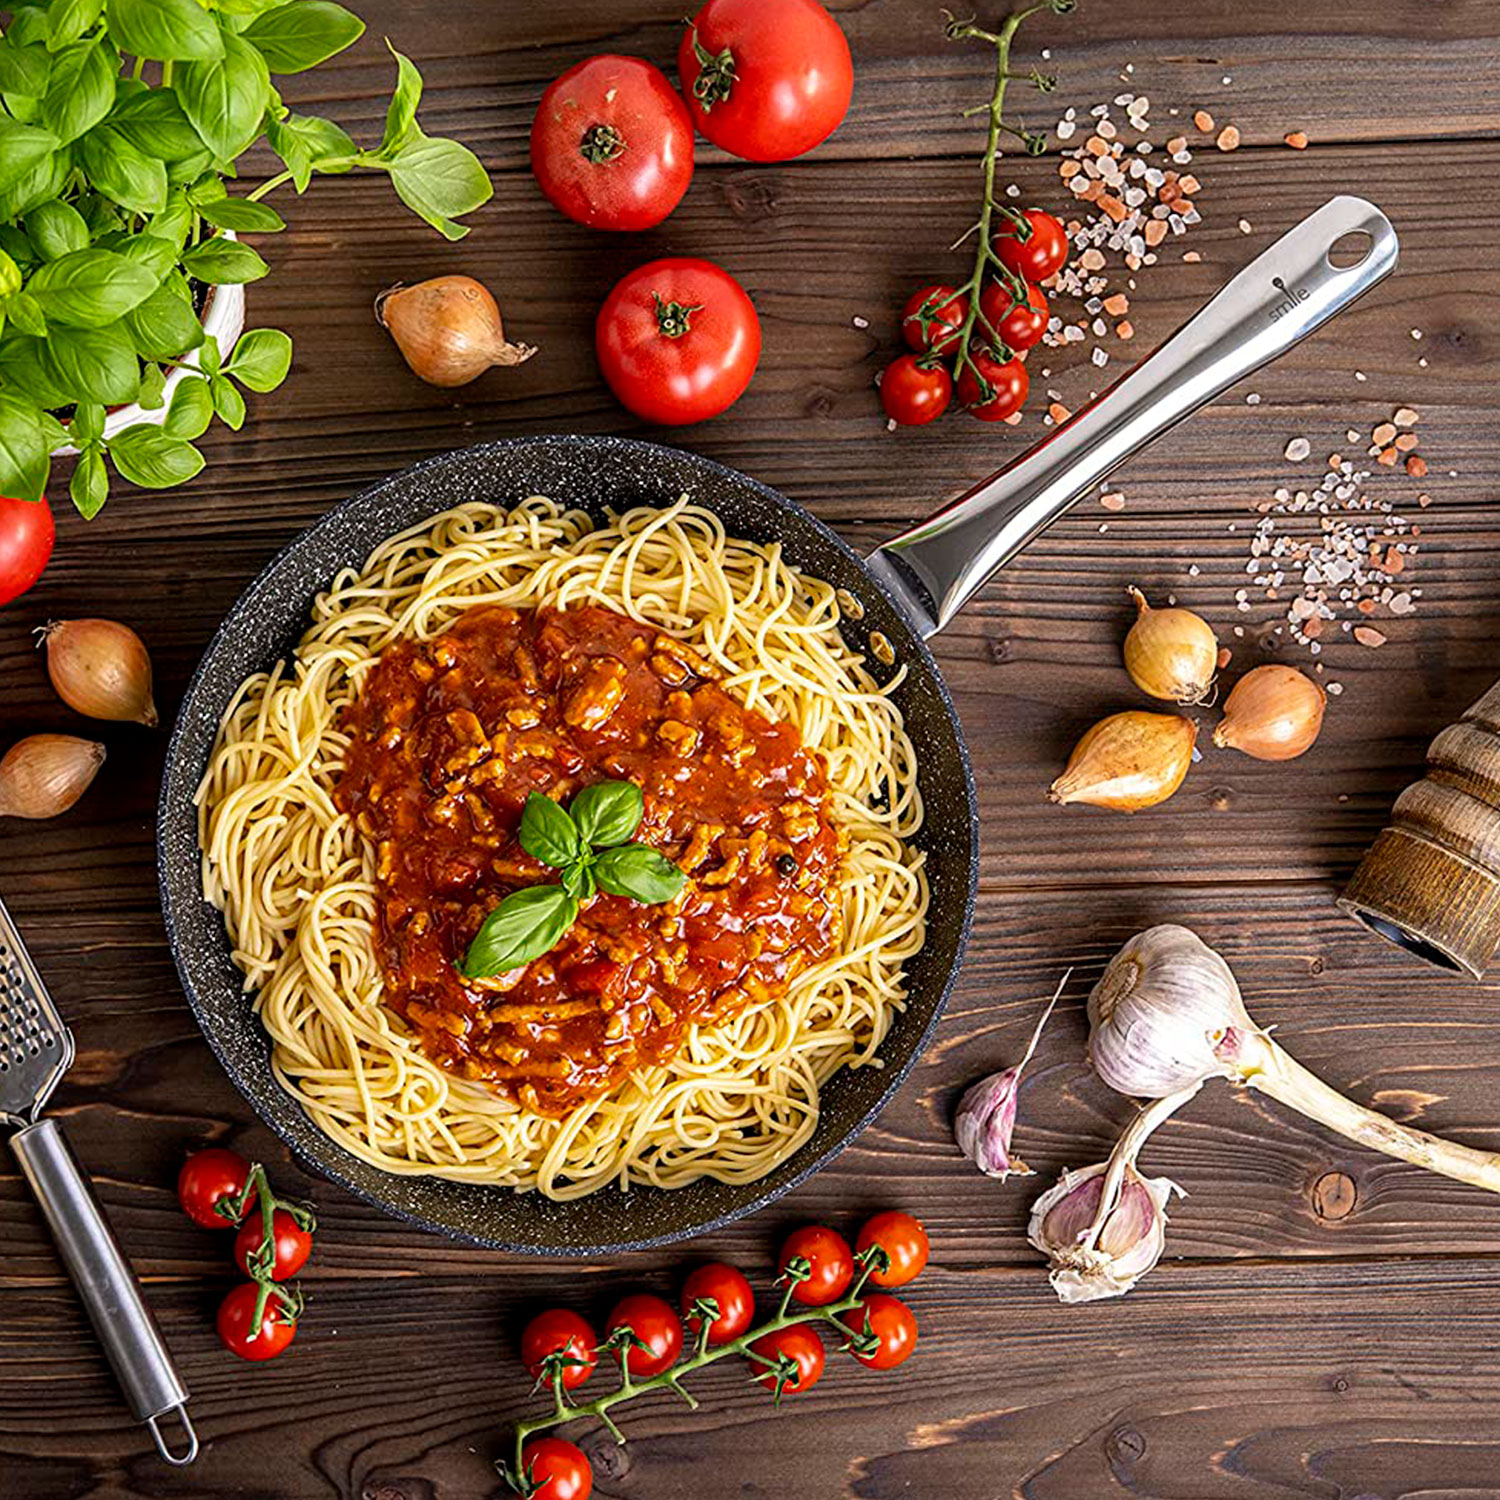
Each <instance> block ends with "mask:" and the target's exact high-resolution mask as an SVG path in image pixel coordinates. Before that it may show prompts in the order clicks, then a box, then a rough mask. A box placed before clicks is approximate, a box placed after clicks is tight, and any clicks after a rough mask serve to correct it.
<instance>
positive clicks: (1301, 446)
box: [1285, 437, 1312, 464]
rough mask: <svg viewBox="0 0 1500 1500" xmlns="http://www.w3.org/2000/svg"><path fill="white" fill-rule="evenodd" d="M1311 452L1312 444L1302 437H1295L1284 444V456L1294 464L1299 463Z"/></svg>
mask: <svg viewBox="0 0 1500 1500" xmlns="http://www.w3.org/2000/svg"><path fill="white" fill-rule="evenodd" d="M1311 452H1312V444H1311V443H1309V442H1308V441H1307V439H1306V438H1304V437H1296V438H1293V439H1292V440H1291V442H1289V443H1288V444H1287V445H1286V455H1285V456H1286V457H1287V458H1289V459H1290V460H1291V461H1292V462H1293V463H1294V464H1299V463H1301V462H1302V460H1303V459H1304V458H1306V457H1307V455H1308V454H1309V453H1311Z"/></svg>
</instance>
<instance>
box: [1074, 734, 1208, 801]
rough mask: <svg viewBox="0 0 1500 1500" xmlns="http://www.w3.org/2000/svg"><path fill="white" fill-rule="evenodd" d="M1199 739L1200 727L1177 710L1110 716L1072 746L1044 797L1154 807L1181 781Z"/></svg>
mask: <svg viewBox="0 0 1500 1500" xmlns="http://www.w3.org/2000/svg"><path fill="white" fill-rule="evenodd" d="M1197 738H1198V726H1197V725H1196V724H1194V723H1193V721H1192V720H1191V719H1185V718H1183V716H1182V715H1181V714H1149V713H1142V712H1140V711H1139V710H1131V711H1130V712H1128V713H1122V714H1111V715H1110V716H1109V717H1108V718H1107V719H1100V721H1099V722H1098V723H1097V724H1095V725H1094V726H1093V728H1092V729H1090V730H1088V731H1087V732H1086V733H1085V734H1084V736H1083V738H1082V739H1080V740H1079V741H1078V743H1077V744H1076V745H1075V746H1074V747H1073V753H1072V754H1071V755H1070V756H1069V757H1068V764H1067V767H1066V768H1065V769H1064V771H1063V773H1062V775H1061V776H1059V777H1058V778H1057V780H1056V781H1054V782H1053V783H1052V787H1051V789H1050V790H1049V791H1048V793H1047V796H1048V798H1049V800H1051V801H1053V802H1088V803H1091V804H1093V805H1094V806H1095V807H1112V808H1115V809H1116V810H1117V811H1120V812H1135V811H1137V810H1138V809H1140V808H1143V807H1154V806H1155V805H1156V804H1157V803H1158V802H1165V801H1166V800H1167V798H1168V797H1170V796H1171V795H1172V793H1173V792H1175V791H1176V790H1177V788H1178V787H1180V786H1181V785H1182V781H1183V778H1184V777H1185V776H1186V775H1187V773H1188V767H1189V766H1190V765H1192V763H1193V742H1194V741H1195V740H1196V739H1197Z"/></svg>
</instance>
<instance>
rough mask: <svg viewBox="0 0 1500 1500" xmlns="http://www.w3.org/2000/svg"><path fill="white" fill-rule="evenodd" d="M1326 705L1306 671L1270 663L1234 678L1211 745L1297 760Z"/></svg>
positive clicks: (1324, 696) (1320, 724)
mask: <svg viewBox="0 0 1500 1500" xmlns="http://www.w3.org/2000/svg"><path fill="white" fill-rule="evenodd" d="M1327 705H1328V695H1327V694H1326V693H1325V692H1324V691H1323V689H1322V688H1320V687H1319V686H1318V685H1317V683H1315V682H1314V681H1313V680H1312V678H1310V677H1308V676H1307V675H1306V673H1303V672H1299V671H1298V670H1297V669H1296V668H1295V667H1284V666H1281V665H1280V664H1279V663H1276V662H1269V663H1267V664H1266V665H1265V666H1263V667H1256V668H1254V669H1253V670H1251V671H1249V672H1246V673H1245V675H1244V676H1243V677H1241V678H1240V680H1239V681H1238V682H1237V683H1235V685H1234V688H1233V690H1232V691H1231V692H1230V694H1229V697H1228V698H1227V699H1226V700H1225V702H1224V717H1223V718H1222V719H1221V720H1220V721H1219V723H1218V726H1217V727H1216V728H1215V729H1214V744H1216V745H1219V746H1221V747H1226V746H1227V747H1228V748H1229V749H1231V750H1238V751H1240V752H1241V753H1242V754H1244V755H1249V756H1252V757H1253V758H1254V759H1256V760H1295V759H1296V758H1297V757H1298V756H1299V755H1302V754H1304V753H1305V752H1306V751H1307V750H1309V749H1311V748H1312V745H1313V742H1314V741H1315V740H1316V739H1317V737H1318V732H1319V731H1320V730H1321V729H1322V727H1323V710H1324V709H1325V708H1326V707H1327Z"/></svg>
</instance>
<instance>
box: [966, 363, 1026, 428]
mask: <svg viewBox="0 0 1500 1500" xmlns="http://www.w3.org/2000/svg"><path fill="white" fill-rule="evenodd" d="M971 357H972V359H973V361H974V364H975V365H977V366H978V367H979V373H980V374H981V375H983V376H984V378H985V380H986V381H988V382H989V390H988V391H986V390H985V389H984V388H983V387H982V386H981V385H980V383H979V381H978V380H977V379H976V378H975V375H974V370H973V369H972V368H971V367H970V366H969V365H965V366H964V367H963V369H962V370H960V371H959V374H958V404H959V405H960V406H962V407H965V408H967V410H968V413H969V415H970V416H971V417H978V418H979V420H980V421H981V422H1001V421H1004V420H1005V418H1006V417H1008V416H1010V415H1011V414H1012V413H1013V412H1018V411H1020V409H1021V408H1022V407H1023V406H1025V404H1026V393H1027V391H1029V390H1030V389H1031V377H1030V376H1028V375H1027V373H1026V366H1025V365H1023V364H1022V363H1021V361H1020V360H1018V359H1008V360H1006V361H1005V363H1004V364H1001V362H1000V361H999V360H998V359H996V358H995V356H994V355H993V354H991V353H990V352H989V351H988V350H987V349H974V350H971Z"/></svg>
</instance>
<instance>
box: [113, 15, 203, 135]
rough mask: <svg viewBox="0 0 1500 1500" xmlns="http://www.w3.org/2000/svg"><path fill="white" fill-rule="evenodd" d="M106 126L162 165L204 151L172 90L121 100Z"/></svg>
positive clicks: (152, 92) (147, 93)
mask: <svg viewBox="0 0 1500 1500" xmlns="http://www.w3.org/2000/svg"><path fill="white" fill-rule="evenodd" d="M194 8H195V9H196V7H194ZM200 14H201V12H200ZM105 123H106V124H108V125H112V126H114V128H115V129H116V130H118V131H119V132H120V134H121V135H123V136H124V137H125V139H126V140H127V141H129V142H130V144H131V145H132V146H134V147H135V148H136V149H137V150H138V151H144V152H145V153H146V154H147V155H148V156H156V157H160V158H161V160H162V161H180V160H182V159H183V158H184V157H190V156H196V155H198V154H199V153H200V152H201V151H203V149H204V146H203V142H202V141H201V140H200V139H199V137H198V132H197V131H196V130H194V129H193V126H192V122H191V121H190V120H189V119H188V117H187V116H186V115H185V114H184V113H183V112H182V105H181V104H179V103H178V102H177V95H176V94H174V93H173V92H172V90H171V89H147V90H146V91H145V92H144V93H141V94H132V95H130V97H129V98H126V99H123V100H120V101H119V102H117V103H116V104H115V107H114V108H113V109H112V110H111V111H110V112H109V119H108V120H107V121H106V122H105Z"/></svg>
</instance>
